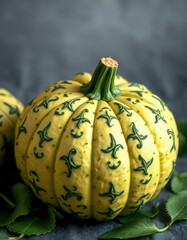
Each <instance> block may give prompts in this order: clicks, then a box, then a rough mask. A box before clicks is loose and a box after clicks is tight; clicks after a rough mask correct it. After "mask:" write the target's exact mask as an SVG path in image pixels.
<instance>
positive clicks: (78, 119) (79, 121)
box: [72, 108, 91, 128]
mask: <svg viewBox="0 0 187 240" xmlns="http://www.w3.org/2000/svg"><path fill="white" fill-rule="evenodd" d="M85 112H89V110H88V109H87V108H86V109H84V110H83V111H82V112H81V113H80V114H79V115H78V116H77V117H74V118H72V121H75V122H77V124H76V126H77V128H80V125H81V124H83V123H85V122H88V123H90V124H91V122H90V120H89V119H88V118H85V117H84V114H85Z"/></svg>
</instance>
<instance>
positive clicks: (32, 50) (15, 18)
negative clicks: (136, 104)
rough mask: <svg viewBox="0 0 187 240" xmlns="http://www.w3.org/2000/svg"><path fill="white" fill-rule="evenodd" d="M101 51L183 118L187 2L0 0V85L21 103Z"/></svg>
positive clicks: (186, 112)
mask: <svg viewBox="0 0 187 240" xmlns="http://www.w3.org/2000/svg"><path fill="white" fill-rule="evenodd" d="M103 56H112V57H113V58H115V59H116V60H118V62H119V71H118V73H119V74H121V75H123V76H124V77H125V78H127V79H128V80H129V81H135V82H140V83H143V84H145V85H147V86H148V87H149V88H150V89H151V90H152V91H153V92H154V93H156V94H158V95H159V96H160V97H161V98H163V100H164V101H165V102H166V103H167V105H168V106H169V107H170V109H171V110H172V111H173V113H174V114H175V116H176V118H177V120H182V119H184V118H187V104H186V100H187V1H186V0H94V1H88V0H73V1H70V0H69V1H67V0H66V1H62V0H53V1H50V0H32V1H26V0H19V1H18V0H17V1H15V0H9V1H7V0H0V87H5V88H7V89H8V90H9V91H12V92H13V93H14V95H16V96H17V97H18V98H19V99H20V100H21V101H22V102H23V103H24V104H26V103H27V102H29V101H30V100H31V99H32V98H33V97H35V96H36V95H37V94H38V93H39V92H40V91H41V90H43V89H44V88H45V87H46V86H48V85H49V84H51V83H53V82H56V81H58V80H61V79H68V78H70V77H72V76H73V75H75V74H76V73H77V72H82V71H88V72H92V71H93V70H94V68H95V66H96V65H97V62H98V60H99V59H100V58H101V57H103Z"/></svg>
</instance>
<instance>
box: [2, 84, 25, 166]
mask: <svg viewBox="0 0 187 240" xmlns="http://www.w3.org/2000/svg"><path fill="white" fill-rule="evenodd" d="M22 109H23V105H22V103H21V102H20V101H18V99H17V98H16V97H14V96H13V95H12V94H11V93H10V92H9V91H7V90H6V89H4V88H0V166H1V165H2V164H3V162H4V160H5V158H6V154H7V153H9V152H10V150H11V151H12V150H13V146H14V145H13V141H14V134H15V133H14V131H15V125H16V121H17V119H18V117H19V115H20V112H21V111H22ZM12 153H13V151H12Z"/></svg>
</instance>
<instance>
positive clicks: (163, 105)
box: [152, 95, 166, 111]
mask: <svg viewBox="0 0 187 240" xmlns="http://www.w3.org/2000/svg"><path fill="white" fill-rule="evenodd" d="M152 97H153V98H155V99H156V100H158V101H159V103H160V105H161V107H162V109H163V110H164V111H165V107H166V104H165V102H163V101H162V99H160V98H159V97H157V96H155V95H152Z"/></svg>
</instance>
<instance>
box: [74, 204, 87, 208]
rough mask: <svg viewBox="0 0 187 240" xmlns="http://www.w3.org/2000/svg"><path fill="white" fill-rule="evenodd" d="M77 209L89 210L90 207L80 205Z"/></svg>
mask: <svg viewBox="0 0 187 240" xmlns="http://www.w3.org/2000/svg"><path fill="white" fill-rule="evenodd" d="M77 208H80V209H87V208H88V207H87V206H86V205H82V204H79V205H77Z"/></svg>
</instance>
